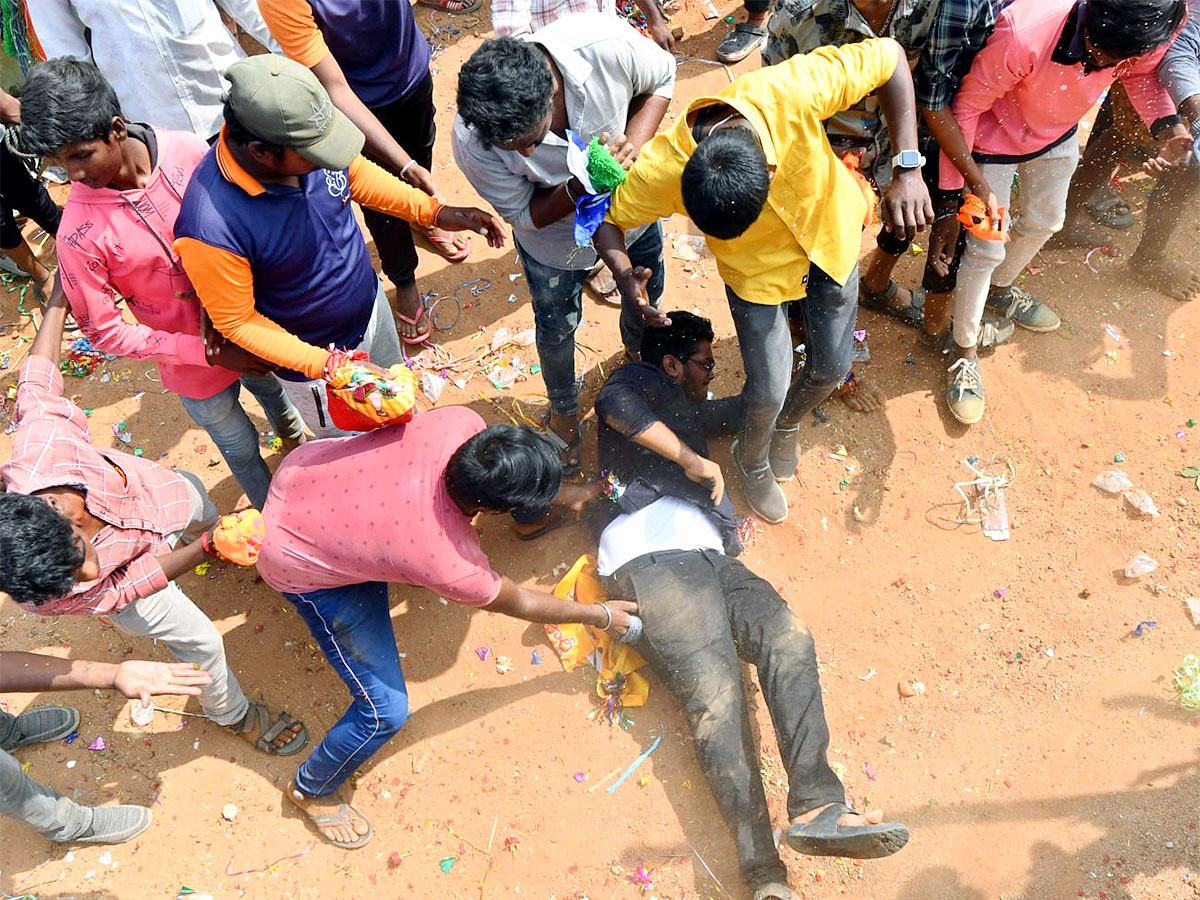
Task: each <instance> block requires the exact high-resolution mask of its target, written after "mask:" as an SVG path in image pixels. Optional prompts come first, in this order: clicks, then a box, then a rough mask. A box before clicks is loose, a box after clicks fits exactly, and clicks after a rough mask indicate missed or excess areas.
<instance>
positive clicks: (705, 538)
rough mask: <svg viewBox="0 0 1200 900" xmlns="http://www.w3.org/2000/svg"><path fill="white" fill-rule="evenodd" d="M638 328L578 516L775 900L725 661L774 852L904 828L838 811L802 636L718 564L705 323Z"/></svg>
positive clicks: (754, 579) (859, 848)
mask: <svg viewBox="0 0 1200 900" xmlns="http://www.w3.org/2000/svg"><path fill="white" fill-rule="evenodd" d="M668 318H669V319H670V321H671V324H670V325H668V326H664V327H661V328H648V329H646V332H645V335H644V337H643V340H642V346H641V357H642V361H641V362H638V363H632V364H627V365H624V366H622V367H621V368H619V369H617V370H616V371H615V372H614V373H613V374H612V377H611V378H609V380H608V382H607V383H606V384H605V385H604V387H602V388H601V389H600V394H599V395H598V396H597V398H596V418H597V419H599V421H600V433H599V454H600V467H601V470H607V472H608V490H606V492H605V493H606V496H607V497H608V498H609V501H611V502H609V501H604V500H599V501H597V503H598V504H600V505H599V506H598V507H597V508H594V509H591V510H589V519H590V521H591V524H592V525H593V527H596V528H597V530H599V528H600V527H602V529H603V530H602V531H601V534H600V550H599V554H598V569H599V573H600V574H601V575H602V576H605V580H606V584H607V587H608V592H609V596H610V597H613V598H614V599H615V598H620V599H623V600H635V601H636V602H637V604H638V615H639V616H640V617H641V619H642V622H643V626H644V631H643V633H642V636H641V637H640V638H639V639H638V640H637V641H636V642H634V644H633V646H634V647H635V648H636V649H637V651H638V652H639V653H641V654H642V656H643V657H645V659H646V661H647V662H649V663H650V665H651V667H652V668H653V669H654V671H655V673H657V675H658V676H659V678H661V679H662V680H663V682H664V683H665V684H666V686H667V687H668V688H670V690H671V692H672V693H673V694H675V696H676V698H678V700H679V702H680V704H681V705H682V706H683V710H684V714H685V715H686V716H687V720H688V725H689V727H690V728H691V731H692V738H693V741H694V742H695V749H696V756H697V758H698V759H699V762H700V767H701V768H702V769H703V770H704V775H705V777H706V778H707V779H708V783H709V787H710V788H711V789H712V792H713V796H714V797H715V799H716V801H717V806H718V807H720V809H721V814H722V815H723V816H724V818H725V821H726V824H727V825H728V826H729V829H730V831H731V832H732V833H733V836H734V839H735V841H736V843H737V850H738V860H739V864H740V869H741V875H742V880H743V881H744V882H745V883H746V885H747V886H748V887H749V888H750V889H751V891H753V894H754V898H755V900H767V898H775V900H788V898H790V897H791V891H790V890H789V888H788V886H787V870H786V868H785V867H784V865H783V863H782V861H781V860H780V858H779V852H778V850H777V849H776V847H775V842H774V838H773V833H772V827H771V814H770V810H769V809H768V808H767V800H766V795H765V793H764V790H763V784H762V778H761V776H760V774H759V768H758V749H757V746H756V743H755V740H754V734H753V731H752V730H751V726H750V717H749V713H748V711H747V708H746V700H745V692H744V688H743V685H742V676H741V668H740V662H739V661H745V662H749V663H753V664H754V665H755V666H757V668H758V678H759V683H760V684H761V685H762V691H763V697H764V698H765V700H766V703H767V707H768V709H769V710H770V712H771V720H772V722H773V723H774V725H775V734H776V737H777V738H778V740H779V751H780V754H781V756H782V758H783V766H784V769H785V770H786V771H787V776H788V804H787V807H788V808H787V812H788V818H789V820H790V823H791V824H790V827H789V828H788V830H787V838H786V839H787V843H788V844H789V845H790V846H791V847H792V848H793V849H795V850H797V851H799V852H800V853H805V854H810V855H814V856H847V857H853V858H857V859H872V858H877V857H881V856H888V855H890V854H892V853H895V852H896V851H897V850H899V849H900V848H901V847H903V846H904V845H905V843H906V842H907V841H908V829H907V828H906V827H905V826H904V825H900V824H881V823H882V821H883V813H882V812H881V811H880V810H873V811H871V812H869V813H867V814H866V815H860V814H859V813H856V812H854V811H852V810H851V809H850V808H849V807H848V806H847V805H846V794H845V790H844V788H843V787H842V783H841V782H840V781H839V780H838V777H837V775H835V774H834V772H833V769H832V768H830V766H829V762H828V760H827V759H826V751H827V749H828V746H829V729H828V726H827V725H826V723H825V712H824V709H823V707H822V703H821V685H820V682H819V680H818V678H817V658H816V650H815V648H814V646H813V639H812V635H811V634H810V633H809V631H808V628H807V627H806V626H805V625H804V623H803V622H802V621H800V619H798V618H797V617H796V616H795V615H794V614H793V613H792V611H791V609H789V608H788V605H787V603H786V602H785V601H784V599H783V598H782V597H780V596H779V594H778V592H777V591H776V590H775V588H773V587H772V586H771V584H770V583H769V582H768V581H766V580H764V579H762V578H759V577H758V576H757V575H755V574H754V573H753V572H751V571H750V570H749V569H748V568H746V566H744V565H742V563H740V562H739V561H738V560H736V559H734V558H733V556H735V555H736V554H738V553H740V552H741V549H742V548H741V543H740V541H739V539H738V536H737V526H738V522H737V520H736V519H735V518H734V517H733V506H732V504H731V503H730V502H729V498H728V496H727V495H726V493H725V482H724V478H723V476H722V474H721V469H720V467H719V466H717V465H716V464H715V463H714V462H712V461H711V460H710V459H708V446H707V439H708V437H709V436H712V435H717V434H732V433H734V432H735V431H736V430H737V428H738V427H739V424H740V423H738V421H737V420H736V413H737V398H736V397H729V398H725V399H723V400H715V401H714V400H707V399H706V396H707V393H708V385H709V382H711V381H712V374H713V369H714V368H715V367H716V363H715V362H714V360H713V354H712V339H713V332H712V326H711V325H710V324H709V322H708V320H707V319H703V318H701V317H699V316H696V315H693V314H691V313H688V312H683V311H677V312H672V313H669V314H668Z"/></svg>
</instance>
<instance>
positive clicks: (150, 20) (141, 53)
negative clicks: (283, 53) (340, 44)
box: [29, 0, 279, 139]
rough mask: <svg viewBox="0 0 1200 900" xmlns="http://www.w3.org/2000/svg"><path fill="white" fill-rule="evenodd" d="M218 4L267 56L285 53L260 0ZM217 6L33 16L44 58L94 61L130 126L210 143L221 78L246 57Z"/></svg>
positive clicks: (70, 9) (57, 11) (151, 1)
mask: <svg viewBox="0 0 1200 900" xmlns="http://www.w3.org/2000/svg"><path fill="white" fill-rule="evenodd" d="M216 3H220V5H221V8H222V9H224V10H225V12H227V13H228V14H229V15H230V16H231V17H232V18H233V20H234V21H235V22H237V23H238V24H239V25H240V26H241V27H242V28H244V29H245V30H246V32H247V33H248V34H249V35H250V36H251V37H253V38H254V39H255V40H256V41H258V42H259V43H260V44H262V45H263V46H264V47H266V48H267V49H268V50H272V51H276V50H278V49H279V45H278V44H276V43H275V40H274V38H272V37H271V33H270V32H269V31H268V30H267V26H266V24H265V23H264V22H263V20H262V16H261V15H259V12H258V5H257V3H256V2H255V0H216ZM216 3H214V0H36V2H33V3H30V4H29V15H30V17H31V19H32V21H33V28H34V31H35V32H36V33H37V38H38V41H39V42H40V43H41V45H42V49H43V50H45V51H46V56H47V57H49V58H54V57H56V56H76V57H79V58H80V59H86V60H89V61H91V62H94V63H95V64H96V67H97V68H98V69H100V71H101V72H102V73H103V74H104V77H105V78H107V79H108V81H109V82H110V83H111V84H112V86H113V88H114V89H115V90H116V92H117V98H118V99H119V100H120V102H121V109H122V110H124V112H125V114H126V116H128V117H129V120H130V121H132V122H153V123H154V124H155V125H158V126H160V127H162V128H167V129H170V130H173V131H191V132H193V133H194V134H197V135H199V136H200V137H202V138H205V139H208V138H211V137H212V136H213V135H215V134H216V133H217V132H218V131H219V130H220V127H221V122H222V112H221V95H222V94H223V93H224V92H225V83H224V81H223V80H222V77H221V76H222V75H223V74H224V72H225V70H226V69H227V68H228V67H229V66H230V65H231V64H232V63H234V62H237V60H239V59H240V58H242V57H243V56H245V55H246V54H245V53H243V52H242V48H241V47H240V46H239V45H238V42H237V40H236V39H235V38H234V36H233V35H232V34H230V32H229V29H227V28H226V27H225V25H224V23H223V22H222V21H221V15H220V13H219V12H218V11H217V5H216ZM89 31H90V33H91V34H90V36H89V35H87V32H89Z"/></svg>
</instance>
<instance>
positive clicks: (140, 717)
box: [129, 700, 154, 728]
mask: <svg viewBox="0 0 1200 900" xmlns="http://www.w3.org/2000/svg"><path fill="white" fill-rule="evenodd" d="M153 719H154V704H153V703H151V704H150V705H149V706H142V701H141V700H134V701H133V704H132V705H131V706H130V707H129V721H131V722H133V724H134V725H136V726H138V727H139V728H145V727H146V726H147V725H149V724H150V722H151V721H153Z"/></svg>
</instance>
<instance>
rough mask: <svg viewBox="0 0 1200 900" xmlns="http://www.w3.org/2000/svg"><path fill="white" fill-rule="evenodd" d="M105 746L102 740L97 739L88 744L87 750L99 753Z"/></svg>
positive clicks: (100, 738)
mask: <svg viewBox="0 0 1200 900" xmlns="http://www.w3.org/2000/svg"><path fill="white" fill-rule="evenodd" d="M105 746H106V744H105V743H104V738H102V737H97V738H96V739H95V740H94V741H92V742H91V743H90V744H88V749H89V750H95V751H100V750H103V749H104V748H105Z"/></svg>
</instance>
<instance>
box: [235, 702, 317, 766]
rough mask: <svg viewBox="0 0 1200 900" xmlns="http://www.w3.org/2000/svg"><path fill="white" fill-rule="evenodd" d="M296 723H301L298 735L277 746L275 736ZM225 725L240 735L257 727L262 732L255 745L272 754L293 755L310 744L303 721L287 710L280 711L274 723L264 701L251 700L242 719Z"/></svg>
mask: <svg viewBox="0 0 1200 900" xmlns="http://www.w3.org/2000/svg"><path fill="white" fill-rule="evenodd" d="M295 724H299V725H300V731H299V732H297V734H296V736H295V737H294V738H292V739H291V740H290V741H288V742H287V743H286V744H284V745H283V746H282V747H276V746H275V738H277V737H279V735H281V734H283V732H284V731H285V730H286V729H287V728H288V727H289V726H291V725H295ZM225 727H226V728H228V729H229V730H231V731H232V732H233V733H234V734H238V735H241V734H245V733H246V732H247V731H251V730H253V729H254V728H256V727H257V728H258V730H259V732H260V734H259V736H258V739H257V740H255V742H254V746H255V748H256V749H258V750H261V751H262V752H263V753H267V754H270V755H271V756H292V755H294V754H296V753H299V752H300V751H301V750H303V749H304V748H305V747H307V746H308V729H307V728H305V727H304V723H303V722H297V720H296V719H293V718H292V717H291V716H289V715H288V714H287V713H286V712H280V713H279V716H278V718H276V719H275V722H274V723H272V722H271V711H270V710H269V709H267V707H266V706H265V705H264V704H262V703H253V702H251V704H250V708H249V709H248V710H246V716H245V718H243V719H242V721H240V722H237V723H236V724H233V725H227V726H225Z"/></svg>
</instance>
